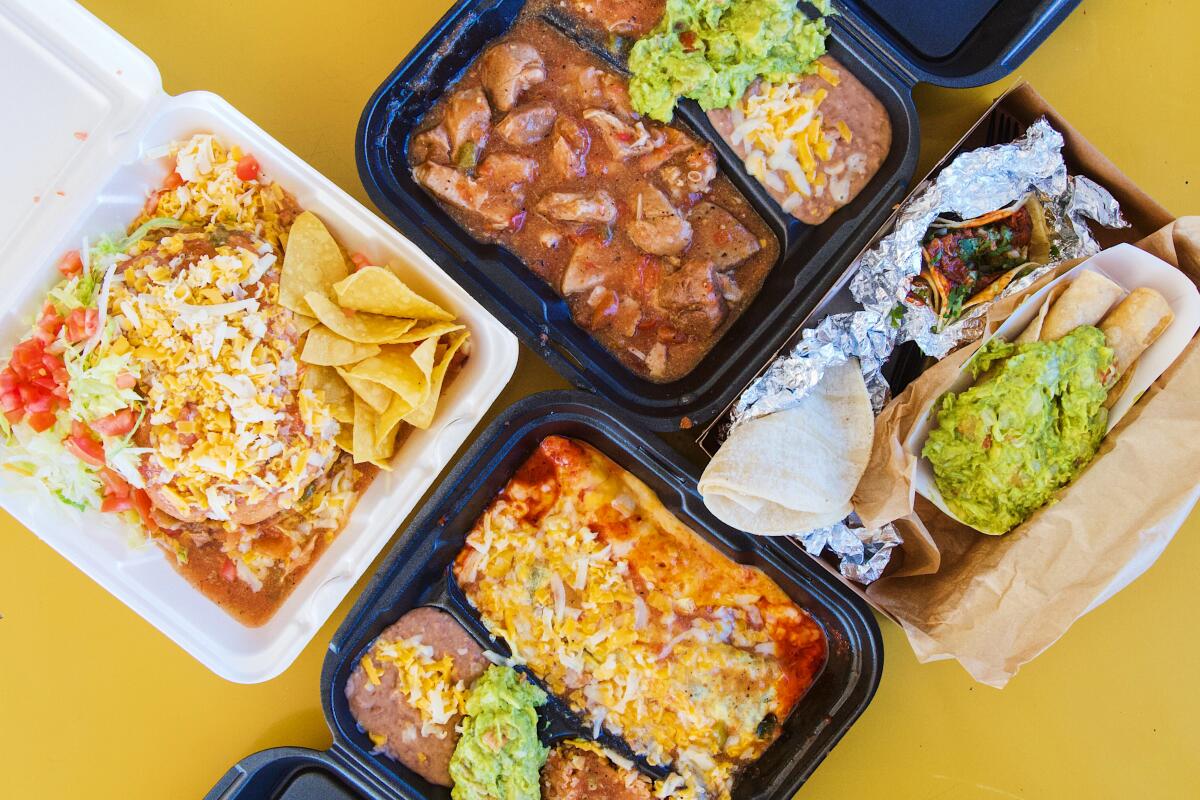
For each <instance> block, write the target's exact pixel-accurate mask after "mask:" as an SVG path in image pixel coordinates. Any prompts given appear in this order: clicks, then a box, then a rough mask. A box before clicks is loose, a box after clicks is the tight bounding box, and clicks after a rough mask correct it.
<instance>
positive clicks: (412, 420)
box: [404, 331, 471, 430]
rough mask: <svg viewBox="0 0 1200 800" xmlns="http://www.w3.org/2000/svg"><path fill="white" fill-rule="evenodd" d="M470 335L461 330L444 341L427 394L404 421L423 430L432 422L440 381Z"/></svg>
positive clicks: (439, 394)
mask: <svg viewBox="0 0 1200 800" xmlns="http://www.w3.org/2000/svg"><path fill="white" fill-rule="evenodd" d="M470 336H471V332H470V331H461V332H459V333H456V334H454V335H453V336H451V337H450V339H449V341H448V342H447V343H446V350H445V352H443V353H442V355H441V358H440V359H439V360H438V363H437V366H436V367H434V368H433V374H432V375H431V376H430V378H429V383H430V389H429V396H428V397H426V398H425V402H424V403H422V404H421V405H419V406H417V408H416V409H414V410H413V412H412V413H411V414H409V415H408V416H406V417H405V418H404V421H405V422H407V423H408V424H409V425H412V426H413V427H414V428H420V429H421V430H425V429H426V428H428V427H429V426H430V425H432V424H433V415H434V412H436V411H437V404H438V398H439V397H440V396H441V393H442V382H443V381H444V380H445V379H446V371H447V370H449V369H450V362H452V361H453V360H454V354H455V353H457V352H458V351H459V349H460V348H461V347H462V346H463V344H464V343H465V342H466V341H467V339H468V338H469V337H470Z"/></svg>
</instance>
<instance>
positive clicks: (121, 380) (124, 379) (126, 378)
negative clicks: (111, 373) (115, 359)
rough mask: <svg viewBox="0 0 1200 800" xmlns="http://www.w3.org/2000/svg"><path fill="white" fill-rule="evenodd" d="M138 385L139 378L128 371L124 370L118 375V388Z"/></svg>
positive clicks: (129, 387) (130, 387)
mask: <svg viewBox="0 0 1200 800" xmlns="http://www.w3.org/2000/svg"><path fill="white" fill-rule="evenodd" d="M136 385H137V378H135V377H133V376H132V375H130V374H129V373H128V372H122V373H121V374H120V375H118V376H117V388H118V389H132V388H133V387H134V386H136Z"/></svg>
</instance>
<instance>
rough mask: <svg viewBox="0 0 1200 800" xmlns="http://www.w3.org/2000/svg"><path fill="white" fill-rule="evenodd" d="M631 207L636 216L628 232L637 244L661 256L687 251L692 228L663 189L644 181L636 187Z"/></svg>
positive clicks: (626, 229) (626, 230)
mask: <svg viewBox="0 0 1200 800" xmlns="http://www.w3.org/2000/svg"><path fill="white" fill-rule="evenodd" d="M629 204H630V206H631V207H633V208H634V209H635V213H634V219H633V220H632V221H631V222H630V223H629V224H628V225H627V226H626V227H625V232H626V233H627V234H628V235H629V238H630V240H631V241H632V242H633V243H634V244H636V245H637V246H638V247H640V248H642V249H643V250H645V251H646V252H647V253H653V254H654V255H658V256H673V255H678V254H679V253H682V252H683V251H684V250H686V249H687V246H688V245H689V244H690V243H691V241H692V226H691V224H689V223H688V221H687V220H686V219H684V217H683V214H681V213H679V209H677V208H675V206H673V205H671V201H670V200H668V199H667V196H666V195H665V194H663V193H662V190H661V189H659V188H658V187H657V186H654V185H653V184H650V183H647V182H644V181H643V182H642V183H639V184H637V186H636V187H635V188H634V191H633V194H632V195H631V196H630V199H629Z"/></svg>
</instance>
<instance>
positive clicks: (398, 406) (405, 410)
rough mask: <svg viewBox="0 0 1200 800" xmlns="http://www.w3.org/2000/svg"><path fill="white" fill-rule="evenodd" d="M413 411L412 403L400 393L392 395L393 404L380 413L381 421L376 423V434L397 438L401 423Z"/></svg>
mask: <svg viewBox="0 0 1200 800" xmlns="http://www.w3.org/2000/svg"><path fill="white" fill-rule="evenodd" d="M412 411H413V407H412V404H411V403H409V402H408V401H407V400H405V399H404V398H403V397H401V396H400V395H398V394H394V395H392V404H391V405H390V406H388V407H387V411H384V412H383V413H382V414H380V415H379V421H378V423H376V427H375V435H376V436H377V437H378V438H380V439H384V438H391V439H392V440H395V438H396V434H397V433H399V432H400V423H401V421H403V419H404V418H405V417H406V416H408V415H409V414H411V413H412Z"/></svg>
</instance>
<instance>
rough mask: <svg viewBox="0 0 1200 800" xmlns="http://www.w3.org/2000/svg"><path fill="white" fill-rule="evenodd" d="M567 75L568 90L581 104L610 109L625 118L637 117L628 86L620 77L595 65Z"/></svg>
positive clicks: (578, 69)
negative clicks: (568, 76)
mask: <svg viewBox="0 0 1200 800" xmlns="http://www.w3.org/2000/svg"><path fill="white" fill-rule="evenodd" d="M569 75H570V78H568V90H569V91H570V93H571V94H573V95H574V96H575V99H576V100H578V102H579V103H580V104H581V105H584V106H589V107H593V108H602V109H605V110H608V111H612V112H613V113H614V114H616V115H617V116H618V117H621V118H622V119H626V120H635V119H637V118H638V114H637V112H636V111H634V110H633V103H632V102H630V100H629V86H628V84H626V83H625V81H624V80H623V79H621V78H620V77H618V76H616V75H613V74H612V73H610V72H605V71H604V70H602V69H597V68H596V67H580V68H577V69H575V70H572V71H571V72H570V73H569Z"/></svg>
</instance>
